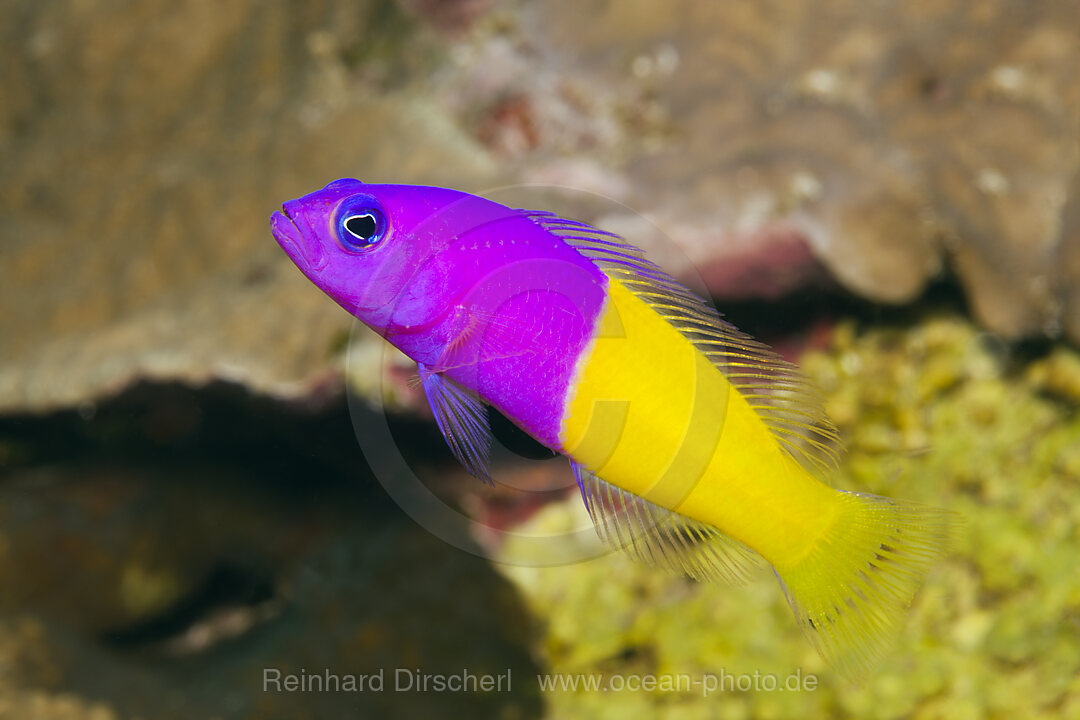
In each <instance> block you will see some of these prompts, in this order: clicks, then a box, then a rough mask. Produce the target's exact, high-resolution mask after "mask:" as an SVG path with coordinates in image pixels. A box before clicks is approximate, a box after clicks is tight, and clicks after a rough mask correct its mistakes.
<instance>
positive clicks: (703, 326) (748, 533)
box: [271, 179, 952, 678]
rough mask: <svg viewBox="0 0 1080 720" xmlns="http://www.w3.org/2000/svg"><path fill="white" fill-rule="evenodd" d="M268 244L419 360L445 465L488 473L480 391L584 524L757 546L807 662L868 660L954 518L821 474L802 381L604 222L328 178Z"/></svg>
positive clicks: (714, 565) (681, 564) (689, 552)
mask: <svg viewBox="0 0 1080 720" xmlns="http://www.w3.org/2000/svg"><path fill="white" fill-rule="evenodd" d="M271 226H272V229H273V233H274V236H275V238H276V239H277V241H278V243H279V244H280V245H281V247H282V248H283V249H284V250H285V252H286V253H287V254H288V256H289V257H290V258H291V259H292V260H293V262H295V263H296V265H297V266H298V267H299V268H300V270H301V271H303V273H304V274H305V275H306V276H307V277H308V278H309V279H310V280H311V281H312V282H314V283H315V284H316V285H317V286H319V287H320V288H321V289H322V290H323V291H324V292H325V293H326V294H328V295H329V296H330V297H331V298H333V299H334V300H335V301H336V302H337V303H338V304H340V305H341V306H342V307H344V308H345V309H346V310H348V311H349V312H350V313H352V314H353V315H355V316H356V317H357V318H359V319H360V320H362V321H363V322H364V323H366V324H367V325H368V326H369V327H371V328H372V329H374V330H375V331H376V332H378V333H379V334H380V335H382V336H383V337H384V338H386V339H387V340H388V341H390V342H391V343H393V344H394V345H395V346H397V347H398V348H399V349H400V350H402V351H403V352H404V353H405V354H406V355H408V356H410V357H411V358H412V359H413V360H415V361H416V363H417V366H418V370H419V375H420V379H421V381H422V383H423V387H424V391H425V393H426V395H427V398H428V401H429V403H430V405H431V408H432V410H433V412H434V415H435V418H436V421H437V423H438V426H439V428H440V430H441V431H442V433H443V435H444V437H445V438H446V440H447V442H448V444H449V446H450V448H451V449H452V450H453V452H454V454H455V455H456V456H457V458H458V459H459V460H460V461H461V462H462V463H463V464H464V465H465V466H466V467H467V468H468V469H469V470H470V472H472V473H473V474H474V475H476V476H478V477H480V478H483V479H487V480H490V477H489V473H488V467H487V461H488V455H489V450H490V447H491V431H490V425H489V421H488V417H487V409H486V407H485V404H488V405H491V406H494V407H495V408H497V409H498V410H499V411H500V412H502V413H503V414H504V415H505V416H506V417H507V418H509V419H510V420H511V421H513V422H514V423H515V424H517V425H518V426H519V427H520V428H521V429H522V430H524V431H525V432H526V433H528V434H529V435H531V436H532V437H533V438H535V439H536V440H538V441H539V442H541V443H543V444H544V445H545V446H547V447H548V448H550V449H552V450H554V451H556V452H559V453H562V454H563V455H565V456H566V457H567V458H569V459H570V462H571V464H572V466H573V469H574V472H575V476H576V478H577V481H578V485H579V487H580V490H581V495H582V498H583V500H584V502H585V504H586V506H587V508H588V511H589V514H590V515H591V516H592V518H593V521H594V522H595V524H596V526H597V530H598V532H599V533H600V535H601V537H602V538H604V539H605V540H607V541H608V542H610V543H611V544H613V545H615V546H617V547H620V548H622V549H624V550H626V551H628V552H629V553H631V554H632V555H634V556H635V557H637V558H638V559H640V560H643V561H646V562H649V563H652V564H655V565H660V566H664V567H668V568H671V569H674V570H676V571H680V572H684V573H687V574H688V575H690V576H692V577H695V578H698V579H712V578H723V579H729V580H738V579H741V578H743V577H744V576H745V573H746V571H747V569H748V568H749V567H752V566H753V565H755V564H759V563H760V561H761V559H764V561H765V562H767V563H768V564H769V565H770V566H771V567H772V568H773V570H775V572H776V575H777V577H778V578H779V579H780V582H781V585H782V586H783V589H784V592H785V594H786V596H787V599H788V602H789V603H790V605H791V608H792V609H793V610H794V612H795V616H796V618H797V620H798V622H799V624H800V625H801V627H802V628H803V630H804V631H805V632H806V634H807V636H808V637H809V638H810V640H811V642H813V644H814V645H815V646H816V647H817V649H818V650H819V651H820V652H821V653H822V655H823V656H824V657H825V658H826V659H827V660H828V661H829V662H831V663H832V664H833V665H834V666H835V667H836V668H837V669H839V670H840V671H841V672H843V673H844V674H846V675H848V676H849V677H854V678H858V677H860V676H861V675H863V674H864V673H865V671H866V670H867V669H868V668H869V667H870V666H871V665H872V664H873V663H874V662H875V661H876V660H877V659H878V658H879V657H880V656H881V654H882V653H883V651H884V650H885V648H886V645H887V643H888V641H889V639H890V637H891V636H892V635H893V634H895V633H896V632H897V631H898V629H899V627H900V625H901V622H902V620H903V618H904V615H905V610H906V608H907V606H908V605H909V603H910V602H911V599H912V596H913V595H914V593H915V592H916V590H917V589H918V587H919V585H920V584H921V583H922V581H923V578H924V577H925V574H926V572H927V569H928V567H929V566H930V564H931V563H932V562H934V561H935V560H936V559H937V558H938V557H940V556H941V555H942V554H943V552H944V549H945V545H946V541H947V539H948V536H949V529H950V525H951V522H952V521H951V514H950V513H947V512H944V511H940V510H936V509H933V508H929V507H926V506H923V505H918V504H915V503H908V502H901V501H896V500H892V499H888V498H884V497H878V496H874V495H865V494H859V493H854V492H845V491H842V490H837V489H834V488H832V487H830V486H829V485H828V484H826V483H825V482H823V479H826V480H827V479H828V478H829V476H830V474H831V472H832V469H833V468H834V467H835V465H836V461H837V456H838V453H839V452H840V443H839V439H838V436H837V431H836V428H835V427H834V425H833V424H832V423H831V422H830V420H829V419H828V417H827V416H826V414H825V412H824V410H823V409H822V405H821V401H820V399H819V398H818V397H817V395H816V394H815V392H814V390H813V389H812V388H811V386H810V385H809V383H808V382H807V380H806V379H805V378H804V377H803V376H802V375H801V373H800V372H799V370H798V369H797V368H796V367H795V366H794V365H792V364H790V363H788V362H786V361H785V360H783V359H781V358H780V357H778V356H777V355H775V354H774V353H773V352H771V351H770V350H769V349H768V347H766V346H765V345H763V344H761V343H759V342H757V341H755V340H754V339H752V338H750V337H749V336H747V335H745V334H743V333H741V332H739V331H738V330H737V329H735V328H734V327H733V326H731V325H730V324H728V323H727V322H725V321H724V320H723V319H721V317H720V315H719V314H718V313H717V312H716V311H715V310H714V309H713V308H712V307H710V306H709V305H708V304H706V303H705V302H703V301H702V300H701V299H699V298H698V297H697V296H696V295H694V294H693V293H692V292H691V291H689V290H687V289H686V288H685V287H683V286H682V285H681V284H679V283H678V282H677V281H675V280H674V279H673V278H672V277H671V276H669V275H668V274H667V273H665V272H664V271H662V270H661V269H660V268H659V267H658V266H656V265H655V264H653V263H651V262H649V261H648V260H647V259H646V258H645V257H644V255H643V254H642V252H641V251H640V250H638V249H637V248H635V247H633V246H632V245H629V244H627V243H626V242H624V241H623V240H622V239H620V238H619V237H617V236H615V235H613V234H611V233H608V232H605V231H603V230H599V229H597V228H594V227H592V226H590V225H587V224H585V223H582V222H578V221H575V220H570V219H566V218H563V217H560V216H557V215H555V214H552V213H549V212H543V211H528V210H515V209H511V208H508V207H505V206H503V205H500V204H498V203H495V202H492V201H490V200H487V199H485V198H482V197H479V196H475V195H470V194H467V193H463V192H458V191H455V190H449V189H444V188H436V187H421V186H407V185H372V184H365V183H361V182H359V181H357V180H351V179H343V180H338V181H336V182H333V183H330V184H329V185H327V186H326V187H325V188H323V189H322V190H318V191H317V192H313V193H311V194H310V195H306V196H304V197H302V198H299V199H297V200H292V201H290V202H286V203H285V204H284V205H283V206H282V211H281V212H276V213H274V215H273V217H272V218H271Z"/></svg>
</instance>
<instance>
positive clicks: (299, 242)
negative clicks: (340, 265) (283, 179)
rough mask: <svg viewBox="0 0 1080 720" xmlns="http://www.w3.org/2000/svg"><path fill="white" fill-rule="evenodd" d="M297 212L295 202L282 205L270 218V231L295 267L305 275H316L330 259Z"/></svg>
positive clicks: (298, 207)
mask: <svg viewBox="0 0 1080 720" xmlns="http://www.w3.org/2000/svg"><path fill="white" fill-rule="evenodd" d="M299 210H300V206H299V201H297V200H292V201H290V202H287V203H285V204H284V205H282V206H281V211H280V212H275V213H274V214H273V215H271V216H270V231H271V232H273V233H274V239H275V240H277V242H278V245H280V246H281V249H282V250H284V251H285V254H286V255H288V256H289V259H290V260H292V261H293V262H294V263H296V266H297V267H299V268H300V269H301V270H303V271H304V273H305V274H308V275H314V274H318V273H319V272H321V271H322V269H323V268H325V267H326V263H327V262H328V261H329V259H330V258H329V255H328V254H327V252H326V249H325V248H324V247H323V245H322V243H321V242H319V239H318V238H317V237H316V235H315V233H313V232H312V231H311V228H310V227H309V226H308V224H307V223H306V222H305V219H304V218H303V216H302V214H301V213H300V212H299Z"/></svg>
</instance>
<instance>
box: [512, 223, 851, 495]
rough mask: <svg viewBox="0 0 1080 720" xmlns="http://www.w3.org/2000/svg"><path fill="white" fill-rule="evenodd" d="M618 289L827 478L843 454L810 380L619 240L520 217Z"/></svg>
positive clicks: (567, 225)
mask: <svg viewBox="0 0 1080 720" xmlns="http://www.w3.org/2000/svg"><path fill="white" fill-rule="evenodd" d="M521 212H522V213H523V214H524V215H525V216H526V217H528V218H529V219H530V220H532V221H533V222H535V223H536V224H538V225H540V226H541V227H542V228H544V229H545V230H547V231H548V232H550V233H552V234H553V235H556V236H558V237H559V238H560V239H562V240H563V241H564V242H566V243H567V244H568V245H570V246H571V247H573V248H574V249H575V250H577V251H578V252H579V253H581V254H582V255H583V256H585V257H587V258H588V259H589V260H591V261H592V262H594V263H595V264H596V266H597V267H599V268H600V269H601V270H602V271H603V272H604V274H606V275H607V276H608V277H609V278H611V279H613V280H618V281H619V282H621V283H622V284H623V285H624V286H625V287H626V288H627V289H628V290H630V291H631V292H632V293H634V294H635V295H636V296H637V297H639V298H641V299H642V300H643V301H644V302H646V303H647V304H648V305H649V306H650V307H651V308H653V310H655V311H656V312H657V313H659V314H660V316H661V317H663V318H664V319H665V320H667V321H668V322H670V323H671V324H672V326H673V327H675V328H676V329H677V330H678V331H679V332H680V333H682V335H683V336H684V337H686V338H687V339H688V340H690V342H691V343H693V344H694V347H696V348H697V349H698V350H699V351H701V352H702V353H703V354H704V355H705V356H706V357H707V358H709V360H710V361H712V363H713V364H714V365H715V366H716V367H717V368H719V370H720V372H722V373H723V374H724V377H725V378H727V380H728V382H730V383H731V384H732V385H734V386H735V388H736V389H737V390H738V391H739V392H740V393H741V394H742V396H743V397H744V398H746V401H747V402H748V403H749V404H750V407H752V408H753V409H754V410H755V411H756V412H757V413H758V415H759V416H760V417H761V419H762V421H763V422H764V423H765V425H766V426H768V428H769V429H770V430H771V431H772V434H773V436H774V437H775V438H776V440H777V442H778V443H779V445H780V447H781V448H783V450H784V451H785V452H787V453H788V455H790V456H791V457H793V458H794V459H795V460H797V461H798V462H799V463H801V464H802V465H803V466H804V467H806V468H807V469H808V470H811V471H813V472H816V473H819V474H820V473H822V471H824V473H825V474H828V473H829V472H830V471H832V470H833V469H835V467H836V465H837V461H838V459H839V456H840V454H841V453H842V452H843V448H842V445H841V442H840V436H839V434H838V432H837V430H836V426H835V425H833V423H832V421H831V420H830V419H829V417H828V416H827V415H826V414H825V409H824V407H823V405H822V400H821V397H820V395H819V393H818V392H817V390H816V389H815V388H814V387H813V385H812V384H811V383H810V381H809V380H807V378H806V377H805V376H804V375H803V374H802V372H801V371H800V370H799V369H798V368H797V367H796V366H795V365H793V364H792V363H789V362H788V361H786V360H784V359H783V358H781V357H780V356H779V355H777V354H776V353H774V352H773V351H772V350H771V349H769V347H768V346H767V345H765V344H764V343H762V342H759V341H757V340H755V339H753V338H752V337H750V336H749V335H746V334H745V333H743V332H740V331H739V330H738V329H737V328H735V326H733V325H731V323H728V322H727V321H725V320H724V319H723V318H721V316H720V313H719V312H717V311H716V309H715V308H713V307H712V306H710V305H708V304H707V303H706V302H705V301H703V300H702V299H701V298H699V297H698V296H697V295H695V294H694V293H693V292H692V291H690V290H689V289H687V288H686V287H685V286H683V285H682V284H681V283H679V282H678V281H677V280H675V278H673V277H671V276H670V275H668V274H667V273H666V272H664V271H663V270H662V269H661V268H660V267H659V266H658V265H656V264H655V263H652V262H650V261H649V260H647V259H646V258H645V254H644V253H643V252H642V251H641V250H640V249H639V248H637V247H634V246H633V245H630V244H628V243H627V242H626V241H624V240H623V239H622V238H620V237H619V236H618V235H615V234H613V233H609V232H606V231H604V230H598V229H597V228H594V227H592V226H591V225H588V224H586V223H583V222H579V221H577V220H568V219H566V218H563V217H561V216H559V215H556V214H554V213H550V212H544V211H532V210H522V211H521Z"/></svg>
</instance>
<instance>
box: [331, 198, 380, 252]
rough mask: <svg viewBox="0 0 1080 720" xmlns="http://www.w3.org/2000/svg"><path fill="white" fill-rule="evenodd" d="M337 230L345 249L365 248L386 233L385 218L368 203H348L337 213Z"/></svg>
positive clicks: (375, 242)
mask: <svg viewBox="0 0 1080 720" xmlns="http://www.w3.org/2000/svg"><path fill="white" fill-rule="evenodd" d="M369 202H370V201H369ZM337 231H338V233H337V235H338V237H339V238H340V239H341V243H342V245H344V246H345V249H346V250H353V251H356V250H367V249H369V248H371V247H372V246H374V245H376V244H378V242H379V241H380V240H382V239H383V237H384V236H385V235H386V218H385V217H384V216H383V214H382V212H380V211H379V210H378V208H374V207H371V205H370V204H363V205H361V204H350V205H347V206H345V207H343V208H342V209H341V211H340V212H339V213H338V221H337Z"/></svg>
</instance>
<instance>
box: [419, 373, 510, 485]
mask: <svg viewBox="0 0 1080 720" xmlns="http://www.w3.org/2000/svg"><path fill="white" fill-rule="evenodd" d="M418 369H419V371H420V382H421V384H423V386H424V394H425V395H427V399H428V404H429V405H430V406H431V412H432V414H434V415H435V423H436V424H437V425H438V426H439V430H440V431H441V432H442V434H443V437H444V438H446V444H447V445H449V446H450V451H451V452H453V453H454V457H456V458H457V459H458V462H460V463H461V464H462V465H464V466H465V469H466V470H468V471H469V472H470V473H472V474H473V475H475V476H476V477H478V478H480V479H481V480H483V481H484V482H486V483H488V484H491V482H492V480H491V472H490V469H489V459H490V457H491V422H490V420H489V419H488V414H487V408H486V407H484V404H483V403H481V402H480V401H479V400H478V399H476V397H475V396H473V395H472V394H471V393H470V392H468V391H467V390H466V389H465V388H463V387H462V386H461V385H459V384H458V383H456V382H454V381H453V380H451V379H450V378H448V377H446V376H445V375H442V374H441V373H438V372H434V371H432V370H431V369H430V368H427V367H425V366H423V365H420V366H418Z"/></svg>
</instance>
